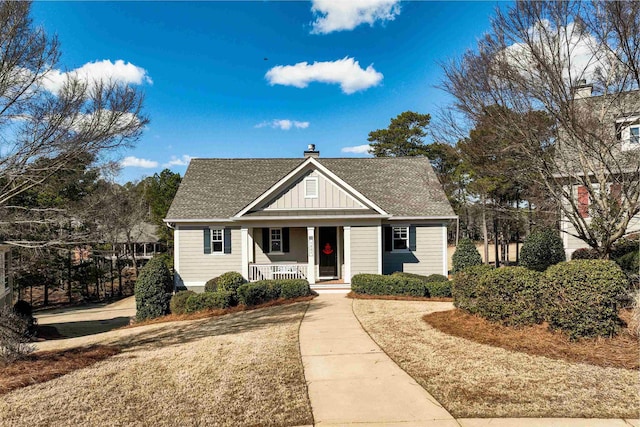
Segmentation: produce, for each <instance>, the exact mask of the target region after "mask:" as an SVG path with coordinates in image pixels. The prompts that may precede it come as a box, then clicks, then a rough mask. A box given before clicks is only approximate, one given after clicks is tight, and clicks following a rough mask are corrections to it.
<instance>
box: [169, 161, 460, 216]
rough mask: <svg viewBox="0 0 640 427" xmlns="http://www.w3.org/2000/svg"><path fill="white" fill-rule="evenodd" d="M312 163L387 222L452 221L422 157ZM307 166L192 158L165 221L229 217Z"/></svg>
mask: <svg viewBox="0 0 640 427" xmlns="http://www.w3.org/2000/svg"><path fill="white" fill-rule="evenodd" d="M314 160H315V161H317V162H318V163H320V164H321V165H322V166H324V167H325V168H326V169H328V170H329V171H331V172H332V173H333V174H335V175H336V176H337V177H338V178H340V179H341V180H343V181H345V182H346V183H348V184H349V185H350V186H351V187H353V189H355V190H356V191H358V192H359V193H361V194H362V195H363V196H365V197H366V198H367V199H369V200H371V201H372V202H373V203H375V204H376V205H378V206H380V208H382V209H383V210H384V211H385V212H387V213H388V214H389V215H391V216H392V217H393V216H399V217H440V216H443V217H452V216H454V213H453V210H452V209H451V205H450V204H449V201H448V200H447V197H446V196H445V194H444V191H443V190H442V187H441V185H440V183H439V181H438V178H437V177H436V175H435V173H434V172H433V169H432V168H431V165H430V163H429V160H428V159H427V158H424V157H403V158H316V159H314ZM306 161H307V159H304V158H296V159H193V160H191V162H190V163H189V167H188V169H187V172H186V173H185V175H184V178H183V179H182V182H181V184H180V187H179V188H178V192H177V193H176V196H175V198H174V200H173V203H172V204H171V207H170V208H169V212H168V213H167V221H179V220H209V219H226V218H231V217H233V216H234V215H236V214H237V213H238V212H240V211H242V210H243V209H245V208H246V207H247V206H249V205H250V204H251V203H252V202H254V201H255V200H256V199H258V198H259V197H261V196H262V195H263V193H265V192H267V191H269V190H270V189H271V188H272V187H273V186H274V185H275V184H276V183H278V182H279V181H280V180H282V179H283V178H284V177H286V176H287V175H289V174H290V173H291V172H292V171H293V170H294V169H296V168H297V167H298V166H300V165H301V164H302V163H304V162H306Z"/></svg>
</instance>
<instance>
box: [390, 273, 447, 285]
mask: <svg viewBox="0 0 640 427" xmlns="http://www.w3.org/2000/svg"><path fill="white" fill-rule="evenodd" d="M393 275H394V276H403V277H413V278H415V279H420V280H422V281H423V282H425V283H426V282H448V281H449V279H448V278H447V276H443V275H442V274H430V275H428V276H423V275H422V274H415V273H406V272H404V271H396V272H395V273H393Z"/></svg>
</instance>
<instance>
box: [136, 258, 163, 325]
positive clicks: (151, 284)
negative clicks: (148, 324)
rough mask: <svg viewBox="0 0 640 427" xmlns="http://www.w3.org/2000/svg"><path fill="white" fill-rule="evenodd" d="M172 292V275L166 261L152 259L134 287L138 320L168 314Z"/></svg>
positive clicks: (141, 272) (141, 271) (143, 269)
mask: <svg viewBox="0 0 640 427" xmlns="http://www.w3.org/2000/svg"><path fill="white" fill-rule="evenodd" d="M172 291H173V285H172V280H171V273H170V272H169V269H168V268H167V265H166V264H165V263H164V260H163V259H162V258H160V257H153V258H151V259H150V260H149V262H148V263H147V264H146V265H145V266H144V267H143V268H142V270H140V276H139V277H138V280H136V284H135V287H134V293H135V296H136V319H138V320H144V319H153V318H155V317H160V316H164V315H165V314H167V313H168V312H169V301H170V300H171V293H172Z"/></svg>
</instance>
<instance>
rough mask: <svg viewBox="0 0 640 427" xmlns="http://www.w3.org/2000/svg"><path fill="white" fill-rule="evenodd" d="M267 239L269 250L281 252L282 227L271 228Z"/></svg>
mask: <svg viewBox="0 0 640 427" xmlns="http://www.w3.org/2000/svg"><path fill="white" fill-rule="evenodd" d="M270 230H271V232H270V239H269V249H270V250H269V251H270V252H282V228H271V229H270Z"/></svg>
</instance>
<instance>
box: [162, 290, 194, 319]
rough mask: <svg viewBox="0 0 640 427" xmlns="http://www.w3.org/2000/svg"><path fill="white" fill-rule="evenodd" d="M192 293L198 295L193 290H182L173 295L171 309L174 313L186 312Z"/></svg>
mask: <svg viewBox="0 0 640 427" xmlns="http://www.w3.org/2000/svg"><path fill="white" fill-rule="evenodd" d="M191 295H196V293H195V292H193V291H180V292H178V293H176V294H175V295H173V296H172V297H171V301H169V310H170V311H171V313H172V314H184V313H186V312H187V311H186V304H187V299H189V297H190V296H191Z"/></svg>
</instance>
